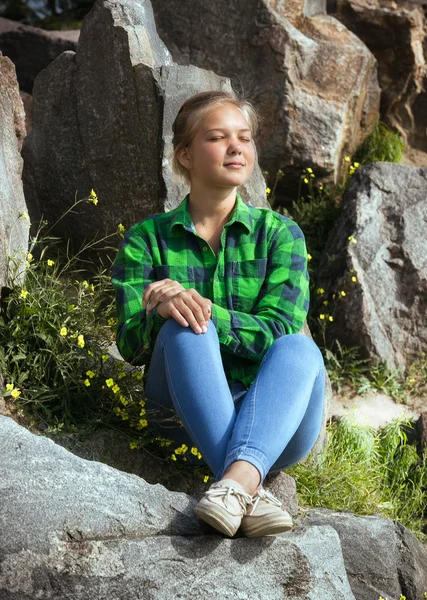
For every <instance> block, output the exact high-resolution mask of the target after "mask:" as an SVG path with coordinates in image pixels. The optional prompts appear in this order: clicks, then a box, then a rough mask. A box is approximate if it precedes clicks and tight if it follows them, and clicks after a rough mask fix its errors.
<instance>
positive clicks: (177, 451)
mask: <svg viewBox="0 0 427 600" xmlns="http://www.w3.org/2000/svg"><path fill="white" fill-rule="evenodd" d="M174 452H175V454H182V448H175V450H174Z"/></svg>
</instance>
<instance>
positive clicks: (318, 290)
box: [317, 288, 325, 294]
mask: <svg viewBox="0 0 427 600" xmlns="http://www.w3.org/2000/svg"><path fill="white" fill-rule="evenodd" d="M317 293H318V294H324V293H325V290H324V289H323V288H317Z"/></svg>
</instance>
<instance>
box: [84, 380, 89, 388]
mask: <svg viewBox="0 0 427 600" xmlns="http://www.w3.org/2000/svg"><path fill="white" fill-rule="evenodd" d="M83 383H84V384H85V386H86V387H89V386H90V381H89V379H85V380H84V382H83Z"/></svg>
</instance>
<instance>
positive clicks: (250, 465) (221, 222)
mask: <svg viewBox="0 0 427 600" xmlns="http://www.w3.org/2000/svg"><path fill="white" fill-rule="evenodd" d="M257 124H258V123H257V113H256V111H255V109H254V107H253V106H252V105H251V104H250V103H249V102H247V101H244V100H240V99H238V98H237V97H236V96H235V95H234V94H231V93H229V92H206V93H201V94H197V95H196V96H193V97H192V98H190V99H189V100H187V101H186V102H185V103H184V104H183V106H182V107H181V109H180V111H179V113H178V115H177V117H176V119H175V121H174V124H173V133H174V137H173V147H174V165H173V166H174V170H175V172H176V173H178V174H181V175H183V176H184V177H185V179H186V180H187V182H188V184H189V187H190V192H189V194H187V195H186V196H185V198H184V199H183V201H182V202H181V204H180V205H179V206H178V207H177V208H175V209H174V210H171V211H169V212H167V213H158V214H155V215H152V216H150V217H147V218H146V219H144V220H143V221H141V222H140V223H137V224H136V225H134V226H133V227H131V229H129V231H128V232H127V233H126V235H125V237H124V239H123V242H122V244H121V247H120V249H119V252H118V254H117V257H116V260H115V262H114V265H113V271H112V283H113V286H114V288H115V290H116V303H117V315H118V319H119V324H118V329H117V346H118V348H119V351H120V353H121V355H122V356H123V358H124V359H125V360H126V361H128V362H129V363H131V364H133V365H143V364H145V365H146V372H147V370H148V366H149V371H148V375H147V376H146V386H145V396H146V399H147V402H148V403H149V402H152V403H153V404H154V403H157V404H158V405H161V406H162V407H165V408H167V407H170V408H173V409H174V411H176V413H177V414H178V416H179V418H180V419H181V421H182V423H183V425H184V429H181V432H180V433H179V434H178V435H177V436H176V437H175V441H178V439H179V435H180V436H181V439H179V441H183V443H184V444H185V443H186V444H188V445H191V446H193V445H194V446H196V447H197V448H198V449H199V450H200V452H201V453H202V455H203V458H204V460H205V461H206V463H207V464H208V466H209V467H210V469H211V470H212V472H213V474H214V476H215V478H216V483H214V484H213V485H212V486H211V487H210V488H209V489H208V490H207V491H206V493H205V495H204V497H203V498H202V499H201V500H200V502H198V504H197V505H196V506H195V512H196V514H197V515H198V516H199V517H200V518H201V519H203V520H205V521H206V522H208V523H209V524H210V525H212V526H213V527H214V528H216V529H217V530H219V531H221V532H222V533H224V534H226V535H228V536H233V535H234V534H235V533H236V531H237V530H238V529H239V527H240V529H241V531H242V532H243V534H244V535H246V536H263V535H272V534H276V533H279V532H282V531H286V530H287V529H289V528H291V527H292V521H291V517H290V516H289V514H288V513H287V512H286V511H284V510H283V509H282V508H281V503H280V502H279V501H278V500H277V498H275V497H274V496H273V495H272V494H270V493H269V492H267V491H265V490H264V489H263V487H262V483H263V481H264V479H265V476H266V475H267V473H269V472H271V471H277V470H281V469H283V468H285V467H288V466H290V465H292V464H294V463H296V462H298V461H299V460H301V459H302V458H303V457H304V456H306V455H307V454H308V453H309V451H310V450H311V448H312V447H313V445H314V443H315V441H316V439H317V437H318V434H319V431H320V427H321V423H322V413H323V398H324V385H325V369H324V364H323V359H322V355H321V353H320V350H319V349H318V347H317V346H316V345H315V343H314V342H313V341H312V340H311V339H310V338H309V337H306V336H304V335H298V331H299V330H300V329H301V328H302V326H303V323H304V321H305V319H306V316H307V311H308V306H309V278H308V271H307V251H306V246H305V242H304V236H303V233H302V232H301V230H300V228H299V227H298V225H297V224H296V223H295V222H293V221H292V220H291V219H289V218H287V217H284V216H282V215H280V214H278V213H277V212H275V211H273V210H271V209H269V208H256V207H254V206H252V205H250V204H245V203H244V202H243V201H242V199H241V197H240V195H239V194H238V193H237V188H238V187H239V186H240V185H242V184H244V183H245V182H246V181H247V180H248V178H249V176H250V174H251V172H252V170H253V168H254V162H255V146H254V135H255V133H256V130H257ZM178 431H179V430H178ZM191 458H193V459H195V457H191ZM195 460H197V459H195ZM199 462H200V461H199Z"/></svg>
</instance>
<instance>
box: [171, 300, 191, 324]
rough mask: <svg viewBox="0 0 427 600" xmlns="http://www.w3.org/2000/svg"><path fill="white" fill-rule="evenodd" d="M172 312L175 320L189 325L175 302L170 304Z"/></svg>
mask: <svg viewBox="0 0 427 600" xmlns="http://www.w3.org/2000/svg"><path fill="white" fill-rule="evenodd" d="M170 314H171V317H172V318H174V319H175V321H177V322H178V323H179V324H180V325H182V326H183V327H188V326H189V324H188V321H187V320H186V319H185V317H184V316H183V315H182V314H181V313H180V312H179V310H178V309H177V308H176V306H174V305H173V304H172V305H171V306H170Z"/></svg>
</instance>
